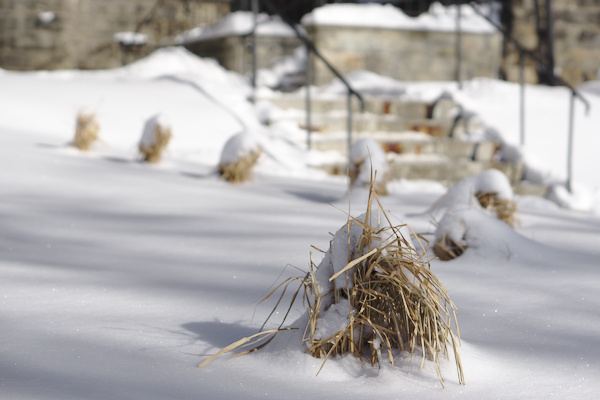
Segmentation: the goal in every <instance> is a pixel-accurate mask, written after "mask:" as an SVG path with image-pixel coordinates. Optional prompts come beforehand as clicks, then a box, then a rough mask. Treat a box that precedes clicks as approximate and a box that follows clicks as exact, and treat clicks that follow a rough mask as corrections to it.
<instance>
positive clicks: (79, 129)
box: [72, 113, 100, 151]
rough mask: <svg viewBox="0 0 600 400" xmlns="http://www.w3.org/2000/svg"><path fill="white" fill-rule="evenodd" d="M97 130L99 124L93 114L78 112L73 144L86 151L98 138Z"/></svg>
mask: <svg viewBox="0 0 600 400" xmlns="http://www.w3.org/2000/svg"><path fill="white" fill-rule="evenodd" d="M99 130H100V125H98V122H97V121H96V115H95V114H84V113H80V114H78V115H77V123H76V125H75V137H74V138H73V142H72V144H73V146H75V147H77V148H78V149H79V150H81V151H88V150H89V149H90V147H91V146H92V144H94V142H95V141H96V140H98V131H99Z"/></svg>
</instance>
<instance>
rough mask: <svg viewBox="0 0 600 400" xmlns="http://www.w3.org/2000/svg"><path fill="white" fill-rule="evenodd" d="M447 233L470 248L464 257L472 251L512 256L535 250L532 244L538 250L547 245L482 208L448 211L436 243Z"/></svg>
mask: <svg viewBox="0 0 600 400" xmlns="http://www.w3.org/2000/svg"><path fill="white" fill-rule="evenodd" d="M444 236H446V237H447V238H448V239H451V240H452V241H453V242H454V243H456V244H458V245H460V246H463V247H465V248H466V250H465V253H464V254H463V255H461V258H463V257H465V256H468V254H469V253H470V254H475V255H477V256H480V257H485V258H496V259H498V258H500V259H501V258H504V259H510V257H515V256H518V255H519V256H522V255H524V254H525V253H526V252H528V251H532V250H533V249H532V246H533V247H534V248H535V249H538V248H539V247H543V246H542V245H540V244H538V243H536V242H534V241H532V240H531V239H528V238H526V237H525V236H523V235H521V234H519V233H517V232H516V231H515V230H514V229H512V228H511V227H510V226H509V225H507V224H505V223H504V222H502V221H500V220H498V219H496V218H494V217H492V216H490V215H489V214H488V213H486V212H484V211H483V210H481V209H480V208H479V209H478V208H472V209H463V210H456V211H453V212H451V213H447V214H446V215H445V216H444V217H443V218H442V220H441V221H440V222H439V225H438V229H437V230H436V233H435V242H436V243H437V242H439V241H440V240H442V238H443V237H444Z"/></svg>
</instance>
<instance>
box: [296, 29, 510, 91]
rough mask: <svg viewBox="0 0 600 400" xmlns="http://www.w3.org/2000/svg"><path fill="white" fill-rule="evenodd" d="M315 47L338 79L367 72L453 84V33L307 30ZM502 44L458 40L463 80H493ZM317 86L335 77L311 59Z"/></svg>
mask: <svg viewBox="0 0 600 400" xmlns="http://www.w3.org/2000/svg"><path fill="white" fill-rule="evenodd" d="M307 31H308V33H309V36H310V37H311V38H312V39H313V40H314V43H315V45H316V47H317V48H318V49H319V50H320V52H321V53H322V54H323V55H324V56H325V58H326V59H327V60H328V61H329V62H330V63H331V64H333V65H334V66H335V67H336V68H337V69H338V70H339V71H340V72H341V73H342V74H346V73H348V72H351V71H353V70H367V71H372V72H375V73H378V74H381V75H385V76H389V77H392V78H395V79H399V80H416V81H423V80H450V81H451V80H454V79H456V71H457V63H456V35H455V34H454V33H451V32H435V31H416V30H412V31H409V30H395V29H377V28H363V27H360V28H357V27H340V26H335V27H331V26H324V25H318V26H309V27H307ZM501 45H502V39H501V36H500V35H499V34H496V33H493V34H489V33H478V34H475V33H463V34H462V70H461V71H462V73H461V75H462V79H470V78H474V77H490V78H496V77H497V76H498V72H499V69H500V61H501V60H500V57H501ZM312 66H313V67H312V68H313V69H312V74H313V81H314V83H315V84H317V85H320V84H323V83H327V82H329V81H330V80H331V79H332V78H333V75H332V73H331V72H330V71H329V70H328V69H327V67H326V66H325V65H324V64H323V62H321V61H320V60H318V59H316V58H315V57H313V60H312Z"/></svg>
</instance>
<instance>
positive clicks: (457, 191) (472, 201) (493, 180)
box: [429, 169, 518, 261]
mask: <svg viewBox="0 0 600 400" xmlns="http://www.w3.org/2000/svg"><path fill="white" fill-rule="evenodd" d="M467 209H479V210H482V211H484V212H486V213H487V214H489V215H491V216H493V217H495V218H497V219H499V220H501V221H504V222H505V223H507V224H508V225H509V226H511V227H515V226H516V225H517V224H518V218H517V215H516V214H517V206H516V203H515V201H514V194H513V191H512V188H511V186H510V182H509V181H508V178H507V177H506V175H505V174H504V173H503V172H501V171H499V170H496V169H489V170H486V171H483V172H480V173H478V174H475V175H472V176H469V177H467V178H464V179H462V180H461V181H459V182H457V183H456V184H454V185H453V186H452V187H451V188H450V189H448V192H446V194H445V195H444V196H442V197H441V198H440V199H439V200H438V201H436V203H435V204H434V206H433V207H432V208H431V209H430V210H429V213H430V215H431V216H432V217H433V218H434V219H435V220H451V221H454V220H455V218H453V217H452V214H455V213H457V212H460V211H463V210H467ZM455 222H456V224H461V223H462V222H461V221H455ZM437 232H438V233H437V234H436V240H435V242H434V246H433V252H434V254H435V255H436V256H437V257H439V258H440V259H441V260H444V261H447V260H451V259H454V258H456V257H458V256H460V255H461V254H462V253H463V252H464V251H465V250H466V249H467V243H466V241H465V240H464V238H462V237H460V236H459V235H458V234H456V233H454V234H453V235H448V234H446V232H445V231H444V230H443V229H441V228H440V227H439V223H438V229H437Z"/></svg>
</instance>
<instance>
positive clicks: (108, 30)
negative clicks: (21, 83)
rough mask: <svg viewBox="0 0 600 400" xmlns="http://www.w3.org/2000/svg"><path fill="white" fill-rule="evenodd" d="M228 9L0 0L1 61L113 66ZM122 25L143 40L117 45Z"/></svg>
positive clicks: (157, 2)
mask: <svg viewBox="0 0 600 400" xmlns="http://www.w3.org/2000/svg"><path fill="white" fill-rule="evenodd" d="M228 12H229V3H228V2H227V1H222V0H213V1H201V0H126V1H125V0H44V1H40V0H0V67H1V68H5V69H13V70H36V69H63V68H82V69H86V68H107V67H115V66H119V65H122V64H123V63H124V62H129V61H132V60H134V59H136V58H139V57H142V56H144V55H146V54H148V53H149V52H151V51H153V50H154V49H156V47H158V46H159V45H164V44H170V43H169V41H168V37H169V36H171V35H175V34H178V33H181V32H183V31H185V30H187V29H190V28H191V27H194V26H197V25H199V24H203V23H204V24H206V23H213V22H215V21H216V20H218V19H220V18H222V17H223V16H225V15H226V14H227V13H228ZM44 13H45V14H44ZM50 13H52V14H50ZM52 15H53V16H54V18H49V17H50V16H52ZM123 31H138V32H141V33H144V34H147V35H148V43H147V44H146V45H143V46H133V47H125V46H120V45H119V44H117V43H115V42H114V41H113V35H114V34H115V33H117V32H123ZM165 37H166V38H167V40H166V41H165V39H164V38H165ZM161 38H162V39H161ZM161 40H162V41H161Z"/></svg>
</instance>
